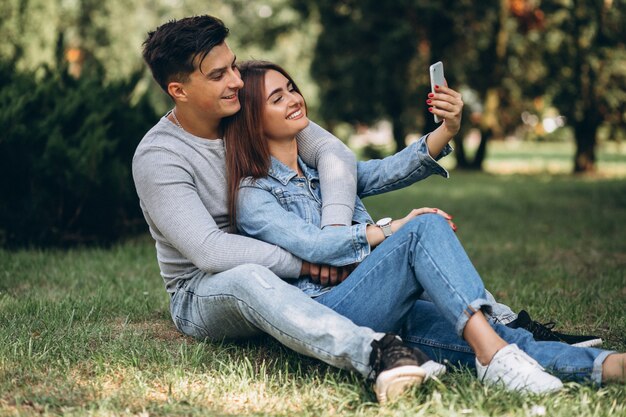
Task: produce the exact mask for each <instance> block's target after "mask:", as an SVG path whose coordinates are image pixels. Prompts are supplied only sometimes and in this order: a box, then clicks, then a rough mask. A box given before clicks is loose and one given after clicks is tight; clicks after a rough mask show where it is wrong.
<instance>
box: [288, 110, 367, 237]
mask: <svg viewBox="0 0 626 417" xmlns="http://www.w3.org/2000/svg"><path fill="white" fill-rule="evenodd" d="M297 139H298V153H299V154H300V157H301V158H302V160H303V161H304V162H305V163H306V164H307V165H308V166H312V167H315V168H317V171H318V172H319V175H320V188H321V190H322V201H323V205H322V223H321V226H322V228H323V227H325V226H328V225H338V224H340V225H350V224H352V216H353V214H354V201H355V199H356V157H355V156H354V153H353V152H352V151H351V150H350V149H349V148H348V147H347V146H346V145H344V144H343V142H341V141H340V140H339V139H337V138H336V137H334V136H333V135H332V134H330V133H328V132H327V131H326V130H324V129H322V128H321V127H319V126H318V125H316V124H315V123H313V122H309V125H308V126H307V127H306V128H305V129H304V130H303V131H302V132H300V133H299V134H298V136H297Z"/></svg>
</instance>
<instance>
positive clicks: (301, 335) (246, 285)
mask: <svg viewBox="0 0 626 417" xmlns="http://www.w3.org/2000/svg"><path fill="white" fill-rule="evenodd" d="M170 313H171V315H172V319H173V320H174V323H175V324H176V327H177V328H178V330H180V331H181V332H182V333H184V334H186V335H188V336H192V337H195V338H197V339H201V340H203V339H209V340H214V341H221V340H245V339H249V338H252V337H255V336H259V335H261V334H264V333H266V334H268V335H270V336H272V337H274V338H275V339H277V340H278V341H279V342H280V343H282V344H283V345H285V346H287V347H289V348H291V349H293V350H295V351H296V352H299V353H301V354H303V355H307V356H311V357H314V358H317V359H319V360H322V361H324V362H326V363H328V364H330V365H333V366H336V367H338V368H342V369H348V370H352V371H356V372H358V373H360V374H361V375H363V376H365V377H367V376H369V374H370V371H371V368H370V366H369V355H370V353H371V351H372V348H371V343H372V341H373V340H374V339H376V340H378V339H380V338H381V337H382V336H383V334H382V333H376V332H375V331H374V330H372V329H370V328H367V327H362V326H357V325H355V324H354V323H353V322H352V321H350V320H348V319H347V318H345V317H343V316H341V315H339V314H337V313H336V312H334V311H332V310H331V309H329V308H327V307H324V306H323V305H321V304H319V303H317V302H316V301H314V300H313V299H312V298H311V297H309V296H307V295H306V294H304V293H303V292H302V291H300V290H299V289H298V288H296V287H295V286H293V285H291V284H289V283H288V282H285V281H283V280H282V279H280V278H279V277H278V276H276V275H275V274H274V273H272V272H271V271H270V270H269V269H267V268H265V267H262V266H259V265H242V266H239V267H236V268H233V269H230V270H228V271H225V272H221V273H219V274H215V275H207V274H205V273H199V274H197V275H196V276H195V277H193V278H190V279H187V280H184V281H180V282H179V283H178V286H177V288H176V292H175V293H173V294H172V298H171V301H170Z"/></svg>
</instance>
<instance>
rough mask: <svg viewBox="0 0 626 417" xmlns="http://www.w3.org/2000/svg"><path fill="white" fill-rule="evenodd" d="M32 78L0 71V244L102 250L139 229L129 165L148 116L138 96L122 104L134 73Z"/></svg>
mask: <svg viewBox="0 0 626 417" xmlns="http://www.w3.org/2000/svg"><path fill="white" fill-rule="evenodd" d="M40 73H43V76H42V77H36V76H35V74H34V73H18V72H16V71H15V70H14V68H12V67H11V66H10V65H7V64H6V63H5V64H2V65H0V80H2V81H0V109H2V112H0V135H1V136H0V192H1V193H2V204H1V205H0V244H2V245H3V246H9V247H14V246H24V245H36V246H48V245H54V246H66V245H72V244H77V243H98V244H105V243H111V242H113V241H115V240H116V239H118V238H119V237H121V236H122V235H125V234H127V233H129V232H133V231H135V230H136V229H137V227H142V228H143V227H144V223H143V219H142V217H141V212H140V210H139V205H138V200H137V196H136V193H135V189H134V185H133V182H132V176H131V160H132V155H133V152H134V150H135V147H136V146H137V143H138V142H139V140H140V139H141V137H142V136H143V135H144V134H145V132H146V131H147V130H148V129H149V128H150V127H151V125H153V124H154V122H155V121H156V119H157V115H156V114H155V112H154V110H153V108H152V107H151V106H150V105H149V103H148V101H147V99H146V98H145V97H142V98H140V99H139V100H138V102H137V103H136V104H134V105H133V104H131V94H132V92H133V90H134V89H135V86H136V85H137V83H138V82H139V80H140V78H141V76H140V74H139V73H137V74H135V75H133V76H132V77H131V78H130V79H128V80H124V81H117V82H112V83H108V84H105V83H104V82H103V77H102V76H101V71H99V70H98V68H95V69H94V70H92V71H89V73H83V74H82V75H81V77H79V78H74V77H72V76H69V75H68V74H67V72H66V71H65V70H63V69H60V70H52V69H49V68H42V69H41V70H40Z"/></svg>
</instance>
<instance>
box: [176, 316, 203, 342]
mask: <svg viewBox="0 0 626 417" xmlns="http://www.w3.org/2000/svg"><path fill="white" fill-rule="evenodd" d="M174 324H175V325H176V328H177V329H178V330H179V331H180V332H181V333H183V334H185V335H187V336H191V337H194V338H196V339H206V338H208V337H209V335H208V333H207V332H206V330H205V329H204V328H202V326H198V325H197V324H195V323H194V322H192V321H189V320H187V319H184V318H182V317H180V316H176V317H175V318H174Z"/></svg>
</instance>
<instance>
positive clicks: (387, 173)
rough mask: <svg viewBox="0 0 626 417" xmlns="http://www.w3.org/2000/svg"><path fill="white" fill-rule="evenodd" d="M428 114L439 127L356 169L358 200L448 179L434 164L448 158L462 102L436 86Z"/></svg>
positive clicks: (450, 92)
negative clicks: (437, 118) (434, 178)
mask: <svg viewBox="0 0 626 417" xmlns="http://www.w3.org/2000/svg"><path fill="white" fill-rule="evenodd" d="M426 103H427V104H428V105H429V106H431V107H429V111H430V112H431V113H434V114H436V115H438V116H440V117H441V118H442V119H443V123H442V124H441V125H440V126H439V127H438V128H437V129H435V130H434V131H433V132H431V133H430V134H428V135H426V136H424V137H422V138H421V139H420V140H419V141H418V142H417V144H413V145H411V146H409V147H407V148H406V149H404V150H403V151H401V152H398V153H397V154H395V155H393V156H390V157H387V158H385V159H382V160H372V161H366V162H359V164H358V166H357V173H358V182H357V194H358V195H359V197H367V196H370V195H375V194H381V193H385V192H388V191H393V190H397V189H399V188H402V187H406V186H408V185H411V184H413V183H414V182H416V181H420V180H422V179H424V178H426V177H428V176H430V175H432V174H439V175H441V176H443V177H446V178H447V177H448V172H447V171H446V170H445V169H443V168H442V167H441V166H440V165H439V164H437V162H436V161H437V160H439V159H440V158H442V157H444V156H446V155H448V154H449V153H450V152H451V151H452V148H451V147H450V145H449V142H450V141H451V140H452V138H453V137H454V136H455V135H456V134H457V133H458V132H459V129H460V127H461V113H462V110H463V99H462V97H461V94H459V93H457V92H456V91H454V90H452V89H451V88H448V87H447V86H437V87H436V88H435V92H434V93H429V94H428V100H427V101H426Z"/></svg>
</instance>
